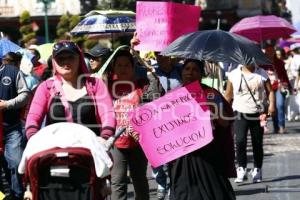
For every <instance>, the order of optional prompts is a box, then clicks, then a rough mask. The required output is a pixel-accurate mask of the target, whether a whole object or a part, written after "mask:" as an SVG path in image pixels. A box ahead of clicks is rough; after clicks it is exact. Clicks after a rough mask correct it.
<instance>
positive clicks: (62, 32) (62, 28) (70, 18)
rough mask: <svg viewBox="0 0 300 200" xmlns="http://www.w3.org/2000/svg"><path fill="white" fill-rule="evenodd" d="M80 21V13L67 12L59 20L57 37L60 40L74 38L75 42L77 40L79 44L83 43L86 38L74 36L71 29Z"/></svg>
mask: <svg viewBox="0 0 300 200" xmlns="http://www.w3.org/2000/svg"><path fill="white" fill-rule="evenodd" d="M79 22H80V16H79V15H70V14H65V15H62V16H61V17H60V21H59V22H58V24H57V26H56V34H57V39H56V41H59V40H72V41H73V42H76V43H77V44H79V45H80V44H82V43H83V42H84V40H85V38H84V37H83V36H72V35H71V34H70V32H71V30H72V29H73V28H74V27H75V26H76V25H77V24H78V23H79Z"/></svg>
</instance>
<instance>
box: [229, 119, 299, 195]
mask: <svg viewBox="0 0 300 200" xmlns="http://www.w3.org/2000/svg"><path fill="white" fill-rule="evenodd" d="M270 125H272V123H270ZM270 129H272V128H270ZM287 131H288V134H283V135H282V134H267V135H265V137H264V150H265V152H264V155H265V157H264V165H263V181H262V182H261V183H257V184H253V183H252V182H251V180H248V181H247V182H245V183H243V184H236V183H234V182H233V179H232V180H231V182H232V186H233V187H234V190H235V191H236V195H237V199H238V200H252V199H255V200H281V199H282V200H298V199H300V123H299V122H287ZM249 142H250V141H249ZM250 146H251V145H250ZM249 150H250V149H249ZM250 158H252V157H251V156H250ZM249 161H250V162H249V165H248V168H250V167H252V159H250V160H249Z"/></svg>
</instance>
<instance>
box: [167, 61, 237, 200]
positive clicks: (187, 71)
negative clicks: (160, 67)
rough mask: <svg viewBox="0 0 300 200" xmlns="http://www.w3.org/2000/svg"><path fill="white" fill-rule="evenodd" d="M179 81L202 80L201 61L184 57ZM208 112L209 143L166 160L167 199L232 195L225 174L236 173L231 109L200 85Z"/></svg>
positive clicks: (194, 199)
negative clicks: (168, 187) (211, 134)
mask: <svg viewBox="0 0 300 200" xmlns="http://www.w3.org/2000/svg"><path fill="white" fill-rule="evenodd" d="M181 75H182V82H183V85H187V84H189V83H192V82H194V81H199V82H201V78H202V76H203V75H204V61H199V60H190V59H189V60H186V61H185V63H184V65H183V69H182V73H181ZM201 87H202V89H203V91H204V94H205V95H206V97H207V102H206V103H207V104H208V105H209V108H210V111H211V120H212V121H211V123H212V125H213V127H214V128H213V136H214V139H213V141H212V142H211V143H209V144H208V145H206V146H204V147H202V148H200V149H198V150H196V151H193V152H191V153H189V154H186V155H184V156H182V157H180V158H178V159H176V160H174V161H172V162H170V163H169V166H170V172H171V173H170V180H171V184H170V186H171V188H170V189H171V191H170V200H186V199H189V200H199V199H205V200H209V199H214V200H224V199H226V200H231V199H235V194H234V191H233V189H232V186H231V184H230V182H229V180H228V177H234V176H235V167H234V149H233V148H234V146H233V138H232V135H231V120H230V117H232V116H233V112H232V109H231V107H230V105H229V104H228V103H227V102H226V100H225V99H224V98H223V97H222V95H221V94H220V93H219V92H218V91H216V90H215V89H213V88H210V87H208V86H205V85H201Z"/></svg>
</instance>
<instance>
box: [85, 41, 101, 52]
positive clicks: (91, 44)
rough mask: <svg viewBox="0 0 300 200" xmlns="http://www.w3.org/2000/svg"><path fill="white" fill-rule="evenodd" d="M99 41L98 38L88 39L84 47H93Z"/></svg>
mask: <svg viewBox="0 0 300 200" xmlns="http://www.w3.org/2000/svg"><path fill="white" fill-rule="evenodd" d="M97 43H98V40H94V39H87V40H86V41H85V42H84V45H83V47H84V49H87V50H90V49H91V48H93V47H94V46H95V45H96V44H97Z"/></svg>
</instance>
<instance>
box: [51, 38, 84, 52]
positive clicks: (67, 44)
mask: <svg viewBox="0 0 300 200" xmlns="http://www.w3.org/2000/svg"><path fill="white" fill-rule="evenodd" d="M62 48H64V49H70V50H73V51H76V52H79V47H78V46H77V45H76V44H75V43H74V42H70V41H64V42H58V43H56V44H55V45H54V46H53V53H54V54H55V53H56V52H59V51H60V50H61V49H62Z"/></svg>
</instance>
